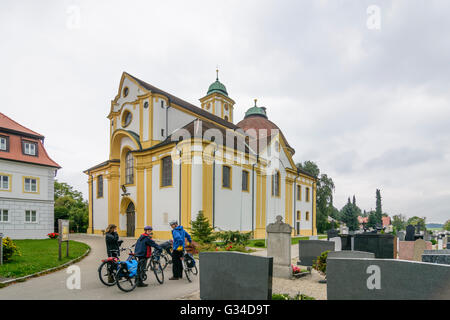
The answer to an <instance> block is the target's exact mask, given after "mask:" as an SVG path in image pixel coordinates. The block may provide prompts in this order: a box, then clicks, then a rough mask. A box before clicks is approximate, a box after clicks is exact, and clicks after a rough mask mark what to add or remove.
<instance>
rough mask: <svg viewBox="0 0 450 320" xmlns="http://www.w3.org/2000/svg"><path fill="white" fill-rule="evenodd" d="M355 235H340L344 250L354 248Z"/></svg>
mask: <svg viewBox="0 0 450 320" xmlns="http://www.w3.org/2000/svg"><path fill="white" fill-rule="evenodd" d="M353 237H354V236H352V235H348V234H340V235H339V238H341V243H342V250H352V243H353V240H352V239H353Z"/></svg>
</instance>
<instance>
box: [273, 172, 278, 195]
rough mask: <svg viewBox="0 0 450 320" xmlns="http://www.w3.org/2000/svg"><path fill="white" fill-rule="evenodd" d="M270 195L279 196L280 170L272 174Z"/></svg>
mask: <svg viewBox="0 0 450 320" xmlns="http://www.w3.org/2000/svg"><path fill="white" fill-rule="evenodd" d="M272 196H275V197H279V196H280V172H279V171H277V172H276V173H275V174H274V175H272Z"/></svg>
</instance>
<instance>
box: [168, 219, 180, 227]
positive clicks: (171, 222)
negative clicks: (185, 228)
mask: <svg viewBox="0 0 450 320" xmlns="http://www.w3.org/2000/svg"><path fill="white" fill-rule="evenodd" d="M174 224H178V221H177V220H172V221H170V222H169V226H171V225H174Z"/></svg>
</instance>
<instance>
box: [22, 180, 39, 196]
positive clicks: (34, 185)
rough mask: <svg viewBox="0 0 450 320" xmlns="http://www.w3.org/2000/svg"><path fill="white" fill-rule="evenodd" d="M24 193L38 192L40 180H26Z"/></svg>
mask: <svg viewBox="0 0 450 320" xmlns="http://www.w3.org/2000/svg"><path fill="white" fill-rule="evenodd" d="M24 191H25V192H32V193H36V192H38V180H37V179H36V178H26V177H25V178H24Z"/></svg>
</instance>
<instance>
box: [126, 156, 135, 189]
mask: <svg viewBox="0 0 450 320" xmlns="http://www.w3.org/2000/svg"><path fill="white" fill-rule="evenodd" d="M133 183H134V158H133V155H132V154H131V151H128V153H127V156H126V157H125V184H133Z"/></svg>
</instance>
